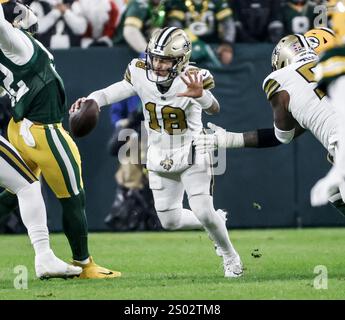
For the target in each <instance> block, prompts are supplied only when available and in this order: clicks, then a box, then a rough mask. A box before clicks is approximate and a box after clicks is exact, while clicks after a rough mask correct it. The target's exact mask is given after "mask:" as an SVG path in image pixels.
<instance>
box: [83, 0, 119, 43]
mask: <svg viewBox="0 0 345 320" xmlns="http://www.w3.org/2000/svg"><path fill="white" fill-rule="evenodd" d="M79 2H80V6H81V11H82V13H83V15H84V17H85V18H86V20H87V23H88V27H87V31H86V34H85V35H84V37H83V39H82V44H81V46H82V48H88V47H90V46H106V47H112V46H113V42H112V38H113V36H114V34H115V31H116V27H117V25H118V23H119V21H120V9H119V7H118V6H117V4H116V2H115V1H114V0H97V1H95V0H79Z"/></svg>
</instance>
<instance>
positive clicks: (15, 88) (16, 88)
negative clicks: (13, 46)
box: [0, 63, 29, 107]
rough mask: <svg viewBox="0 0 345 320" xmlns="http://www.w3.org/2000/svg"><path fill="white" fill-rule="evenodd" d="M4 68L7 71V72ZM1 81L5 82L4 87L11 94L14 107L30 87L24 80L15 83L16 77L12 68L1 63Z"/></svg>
mask: <svg viewBox="0 0 345 320" xmlns="http://www.w3.org/2000/svg"><path fill="white" fill-rule="evenodd" d="M1 69H2V70H4V71H6V74H5V73H3V72H2V71H1ZM0 83H3V87H4V89H5V90H6V92H7V93H8V94H9V95H10V98H11V105H12V107H14V106H15V105H16V103H17V102H18V101H19V100H20V99H21V98H22V97H23V96H24V94H25V93H27V92H28V91H29V88H28V87H27V85H26V84H25V82H24V81H23V80H20V81H19V82H17V83H14V77H13V73H12V72H11V70H9V69H8V68H6V67H5V66H4V65H2V64H1V63H0Z"/></svg>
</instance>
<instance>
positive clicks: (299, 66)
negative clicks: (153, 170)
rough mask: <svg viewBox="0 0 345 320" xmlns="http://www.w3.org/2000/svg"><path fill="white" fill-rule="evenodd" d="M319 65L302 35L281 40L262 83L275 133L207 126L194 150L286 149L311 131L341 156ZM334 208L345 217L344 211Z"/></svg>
mask: <svg viewBox="0 0 345 320" xmlns="http://www.w3.org/2000/svg"><path fill="white" fill-rule="evenodd" d="M318 49H319V50H320V51H321V50H322V42H320V44H319V48H318ZM317 63H318V55H317V54H316V52H315V51H314V50H313V49H312V48H311V47H310V45H309V43H308V42H307V39H306V38H305V37H304V36H302V35H298V34H295V35H289V36H286V37H284V38H283V39H281V40H280V42H279V43H278V44H277V46H276V47H275V48H274V50H273V54H272V68H273V72H272V73H271V74H270V75H269V76H268V77H267V78H266V79H265V80H264V83H263V89H264V91H265V93H266V95H267V99H268V100H269V101H270V104H271V106H272V111H273V118H274V123H273V128H270V129H259V130H255V131H249V132H244V133H234V132H227V131H226V130H225V129H223V128H221V127H218V126H216V125H214V124H209V127H210V128H211V129H212V130H214V131H215V133H214V134H211V135H204V136H200V137H199V139H198V140H197V142H196V144H197V147H196V148H197V149H198V150H201V151H202V152H207V151H211V150H213V149H214V148H215V147H222V148H244V147H246V148H248V147H255V148H266V147H274V146H277V145H279V144H282V143H283V144H287V143H289V142H290V141H291V140H292V139H294V138H296V137H297V136H299V135H300V134H302V133H303V132H304V131H305V130H309V131H310V132H311V133H312V134H313V135H314V136H315V137H316V138H317V139H318V140H319V141H320V142H321V143H322V145H323V146H324V147H325V148H326V149H327V150H328V152H329V153H330V154H331V155H332V156H333V157H337V142H338V131H339V128H338V121H337V114H336V112H335V110H334V108H333V106H332V105H331V103H330V101H329V100H328V98H327V97H326V95H325V93H324V92H323V91H322V90H320V89H319V88H318V87H317V83H316V80H315V74H314V72H315V67H316V65H317ZM329 196H330V195H329ZM328 200H330V201H332V202H333V201H335V200H336V199H335V198H334V199H328ZM334 205H335V206H336V207H337V209H338V210H340V212H343V209H344V208H343V206H341V205H340V207H339V203H334Z"/></svg>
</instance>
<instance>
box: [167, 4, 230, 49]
mask: <svg viewBox="0 0 345 320" xmlns="http://www.w3.org/2000/svg"><path fill="white" fill-rule="evenodd" d="M166 7H167V16H168V19H177V20H179V21H181V22H182V23H183V25H184V27H185V28H186V27H189V28H190V29H191V31H192V32H193V33H194V34H195V35H197V36H198V37H199V38H200V39H201V40H203V41H205V42H207V43H218V42H219V37H218V27H219V22H220V21H223V20H224V19H226V18H229V17H231V16H232V15H233V13H232V10H231V8H230V7H229V5H228V3H227V1H225V0H214V1H209V0H204V1H202V2H201V3H200V4H195V3H194V2H193V1H191V0H168V1H167V2H166Z"/></svg>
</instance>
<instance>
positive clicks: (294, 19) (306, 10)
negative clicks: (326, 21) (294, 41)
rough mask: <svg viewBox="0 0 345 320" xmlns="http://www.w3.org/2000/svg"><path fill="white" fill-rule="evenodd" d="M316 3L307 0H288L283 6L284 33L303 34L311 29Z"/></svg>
mask: <svg viewBox="0 0 345 320" xmlns="http://www.w3.org/2000/svg"><path fill="white" fill-rule="evenodd" d="M315 6H316V3H315V2H314V1H308V0H288V1H287V2H286V3H285V4H284V7H283V22H284V29H285V34H293V33H300V34H304V33H306V32H307V31H308V30H309V29H312V28H313V27H314V26H313V21H314V18H315V16H316V13H314V8H315Z"/></svg>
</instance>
